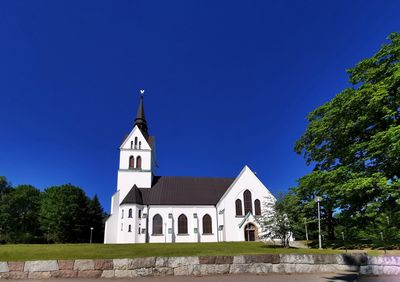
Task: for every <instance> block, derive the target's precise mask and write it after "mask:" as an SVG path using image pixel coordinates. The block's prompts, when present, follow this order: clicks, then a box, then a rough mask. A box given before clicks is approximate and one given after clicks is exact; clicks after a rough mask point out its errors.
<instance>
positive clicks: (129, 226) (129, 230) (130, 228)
mask: <svg viewBox="0 0 400 282" xmlns="http://www.w3.org/2000/svg"><path fill="white" fill-rule="evenodd" d="M128 232H132V226H131V225H130V224H129V225H128Z"/></svg>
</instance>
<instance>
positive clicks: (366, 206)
mask: <svg viewBox="0 0 400 282" xmlns="http://www.w3.org/2000/svg"><path fill="white" fill-rule="evenodd" d="M388 39H389V42H388V43H387V44H385V45H383V46H382V47H381V49H380V50H379V51H378V52H377V53H376V54H375V55H374V56H372V57H371V58H367V59H365V60H362V61H361V62H359V63H358V64H357V65H356V66H355V67H353V68H351V69H349V70H348V73H349V76H350V82H351V84H352V86H351V87H349V88H346V89H344V90H343V91H342V92H340V93H339V94H338V95H337V96H336V97H334V98H333V99H332V100H331V101H329V102H328V103H326V104H324V105H322V106H320V107H318V108H317V109H315V110H314V111H312V112H311V113H310V114H309V115H308V117H307V119H308V121H309V124H308V127H307V129H306V131H305V133H304V134H303V136H301V138H300V139H299V140H298V141H297V143H296V146H295V150H296V152H297V153H299V154H303V155H304V157H305V159H306V161H307V163H308V164H312V165H314V171H313V172H312V173H310V174H308V175H306V176H304V177H302V178H301V179H300V180H299V185H298V187H296V188H295V189H294V190H293V191H295V192H296V193H297V194H298V195H301V197H300V198H301V199H302V204H303V206H307V205H311V203H312V200H313V198H314V196H315V195H318V196H322V197H323V203H322V207H323V209H322V212H323V217H324V220H325V222H326V225H325V226H327V227H328V230H327V232H328V236H329V237H330V238H331V239H333V238H334V237H335V233H334V226H335V224H336V222H335V221H336V220H339V221H340V222H341V224H343V225H348V227H349V228H350V227H360V228H363V229H367V228H371V230H378V229H379V228H383V227H382V224H383V223H382V222H383V220H381V217H384V218H386V217H390V218H391V220H386V221H387V222H389V223H387V224H391V225H392V226H393V225H397V226H399V223H400V222H399V220H398V218H400V209H399V205H400V193H399V186H400V183H399V177H400V112H399V109H400V34H399V33H393V34H391V35H390V36H389V38H388ZM335 215H336V216H335Z"/></svg>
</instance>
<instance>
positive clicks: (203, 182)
mask: <svg viewBox="0 0 400 282" xmlns="http://www.w3.org/2000/svg"><path fill="white" fill-rule="evenodd" d="M156 163H157V162H156V143H155V138H154V136H150V135H149V132H148V127H147V122H146V118H145V114H144V106H143V95H142V96H141V98H140V103H139V109H138V112H137V116H136V119H135V122H134V126H133V129H132V131H131V132H130V134H129V135H128V136H127V137H126V138H125V140H124V141H123V142H122V144H121V146H120V161H119V170H118V180H117V191H116V192H115V194H114V195H113V196H112V199H111V215H110V216H109V218H108V219H107V221H106V224H105V238H104V242H105V243H107V244H113V243H175V242H177V243H178V242H225V241H255V240H258V238H259V236H260V234H261V233H262V228H261V226H260V221H259V219H260V217H261V215H262V214H264V213H269V212H272V208H266V206H272V205H273V204H274V203H275V201H276V199H275V198H274V196H273V195H272V194H271V193H270V191H269V190H268V189H267V188H266V187H265V186H264V184H263V183H262V182H261V181H260V180H259V179H258V178H257V176H256V175H255V173H254V172H252V171H251V170H250V168H249V167H248V166H245V167H244V168H243V169H242V171H240V173H239V174H238V175H237V176H236V177H235V178H216V177H209V178H208V177H207V178H206V177H184V176H183V177H181V176H157V174H156V167H157V165H156ZM264 209H270V210H267V211H266V210H264Z"/></svg>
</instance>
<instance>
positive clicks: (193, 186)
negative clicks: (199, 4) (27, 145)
mask: <svg viewBox="0 0 400 282" xmlns="http://www.w3.org/2000/svg"><path fill="white" fill-rule="evenodd" d="M234 180H235V178H206V177H177V176H155V177H154V179H153V185H152V187H151V188H137V187H136V185H135V186H133V187H132V189H131V190H130V191H129V193H128V194H127V195H126V197H125V199H124V200H123V201H122V202H121V205H122V204H142V205H216V204H217V203H218V201H219V199H220V198H221V197H222V195H223V194H224V193H225V191H226V190H227V189H228V188H229V187H230V186H231V184H232V183H233V181H234Z"/></svg>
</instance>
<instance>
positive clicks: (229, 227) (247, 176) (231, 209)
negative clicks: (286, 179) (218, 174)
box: [217, 166, 276, 241]
mask: <svg viewBox="0 0 400 282" xmlns="http://www.w3.org/2000/svg"><path fill="white" fill-rule="evenodd" d="M246 190H249V191H250V192H251V199H252V204H253V214H254V211H255V210H254V201H255V200H256V199H259V200H260V202H261V214H264V212H265V207H264V205H265V202H270V203H274V202H275V201H276V199H275V197H274V196H273V195H272V194H271V192H270V191H269V190H268V189H267V188H266V187H265V186H264V184H263V183H262V182H261V181H260V180H259V179H258V178H257V176H256V175H255V174H254V173H253V172H252V171H251V170H250V168H249V167H247V166H245V167H244V168H243V170H242V171H241V172H240V174H239V176H238V177H237V178H236V180H235V181H234V183H232V185H231V187H230V188H229V189H228V190H227V192H226V193H225V194H224V196H223V197H222V198H221V200H220V201H219V202H218V204H217V209H218V211H222V210H223V211H224V212H223V213H222V214H219V215H218V221H219V225H224V229H223V231H221V232H220V234H219V235H220V241H244V240H245V238H244V231H243V228H244V226H242V227H241V228H239V224H240V223H241V222H242V221H243V219H244V216H245V214H244V201H243V192H244V191H246ZM236 199H240V200H241V201H242V212H243V216H241V217H237V216H236V207H235V201H236ZM271 212H272V211H271ZM251 222H252V223H254V224H255V225H256V226H258V224H257V222H256V221H255V220H252V221H251ZM259 233H261V230H260V228H259Z"/></svg>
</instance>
